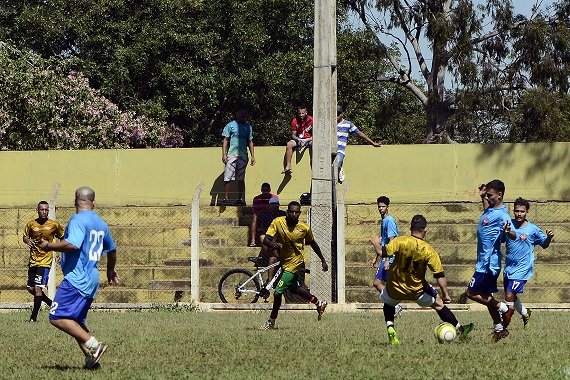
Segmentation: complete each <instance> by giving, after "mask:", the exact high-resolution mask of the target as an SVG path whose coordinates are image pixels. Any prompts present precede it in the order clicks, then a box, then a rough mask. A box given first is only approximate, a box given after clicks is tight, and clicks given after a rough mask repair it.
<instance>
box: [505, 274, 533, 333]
mask: <svg viewBox="0 0 570 380" xmlns="http://www.w3.org/2000/svg"><path fill="white" fill-rule="evenodd" d="M505 280H507V279H506V278H505ZM525 286H526V280H511V279H509V280H508V282H506V283H505V299H506V301H508V302H512V307H513V310H514V311H517V312H518V313H519V314H520V315H521V316H522V320H523V323H524V328H525V329H526V328H528V322H529V321H530V313H531V311H530V309H527V308H525V307H524V306H523V304H522V302H521V300H520V297H519V294H521V293H524V288H525ZM503 325H504V318H503Z"/></svg>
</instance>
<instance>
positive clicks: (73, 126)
mask: <svg viewBox="0 0 570 380" xmlns="http://www.w3.org/2000/svg"><path fill="white" fill-rule="evenodd" d="M0 88H2V89H3V90H2V92H1V93H0V149H2V150H41V149H112V148H159V147H179V146H182V143H183V139H182V133H181V132H180V131H179V130H178V129H177V128H176V127H174V126H171V125H168V124H166V123H165V122H157V121H155V120H152V119H150V118H148V117H146V116H137V115H135V114H134V113H133V112H124V111H121V110H120V109H119V108H118V107H117V106H116V105H115V104H113V103H111V102H110V101H109V100H108V99H106V98H105V97H104V96H102V95H101V94H100V93H99V92H98V91H96V90H94V89H93V88H91V87H90V86H89V81H88V79H87V78H85V77H84V76H82V75H81V74H80V73H77V72H73V71H69V70H67V69H66V67H65V66H64V65H63V64H62V61H61V60H56V59H54V60H51V61H47V60H44V59H41V58H39V57H37V56H34V55H32V54H26V53H22V52H20V51H18V50H16V49H14V48H13V47H11V46H9V45H7V44H5V43H2V44H0Z"/></svg>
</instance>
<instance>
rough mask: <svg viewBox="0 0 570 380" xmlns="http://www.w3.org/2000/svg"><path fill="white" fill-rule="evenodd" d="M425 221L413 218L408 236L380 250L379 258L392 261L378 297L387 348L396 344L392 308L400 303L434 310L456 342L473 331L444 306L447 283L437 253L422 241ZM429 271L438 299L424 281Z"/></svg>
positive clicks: (446, 297) (448, 299)
mask: <svg viewBox="0 0 570 380" xmlns="http://www.w3.org/2000/svg"><path fill="white" fill-rule="evenodd" d="M426 227H427V221H426V218H424V217H423V216H422V215H415V216H414V217H413V218H412V222H411V227H410V230H411V236H399V237H396V238H394V239H393V240H392V241H391V242H390V243H388V244H386V245H385V246H383V247H382V252H381V255H382V257H392V256H393V257H394V262H393V263H392V266H391V267H390V271H389V275H388V280H387V282H386V287H385V288H384V289H383V290H382V292H381V293H380V300H381V301H382V302H384V308H383V310H384V319H385V320H386V327H387V328H388V338H389V340H390V344H392V345H396V344H399V343H400V341H399V340H398V335H397V334H396V330H395V328H394V315H395V313H396V305H398V304H399V303H400V301H403V300H409V301H415V302H416V303H417V304H418V305H420V306H422V307H431V308H432V309H434V310H435V311H436V312H437V314H438V315H439V318H440V319H441V320H442V321H443V322H448V323H451V324H452V325H453V326H456V328H457V330H458V331H459V333H460V338H461V339H465V338H466V337H467V335H468V334H469V333H470V332H471V330H473V323H470V324H468V325H461V324H459V322H458V321H457V318H456V317H455V315H454V314H453V312H452V311H451V310H450V309H449V308H448V307H447V306H445V304H446V303H449V302H450V301H451V298H450V297H449V292H448V290H447V280H446V279H445V272H444V271H443V266H442V265H441V260H440V258H439V255H438V254H437V252H436V251H435V250H434V249H433V248H432V247H431V245H429V244H428V243H427V242H426V241H425V240H424V238H425V236H426V232H427V230H426ZM428 268H429V269H430V270H431V271H432V272H433V276H434V278H435V279H436V280H437V283H438V285H439V288H440V289H441V293H442V296H443V298H442V297H440V296H439V294H438V293H437V291H436V290H435V289H434V288H433V287H432V286H431V285H430V284H429V283H428V282H427V281H426V280H425V276H426V271H427V269H428Z"/></svg>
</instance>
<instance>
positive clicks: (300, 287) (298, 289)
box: [289, 274, 328, 321]
mask: <svg viewBox="0 0 570 380" xmlns="http://www.w3.org/2000/svg"><path fill="white" fill-rule="evenodd" d="M289 290H291V291H292V292H293V293H296V294H298V295H300V296H301V297H303V298H304V299H306V300H307V301H309V302H310V303H312V304H314V305H315V306H316V310H317V320H318V321H320V320H321V319H322V318H323V314H324V313H325V309H326V308H327V305H328V303H327V301H324V300H320V299H318V298H317V296H315V295H313V294H311V293H310V292H309V289H307V287H306V286H305V284H304V282H303V281H302V280H301V279H300V278H299V276H298V275H297V274H295V277H294V278H293V279H292V280H291V282H290V284H289Z"/></svg>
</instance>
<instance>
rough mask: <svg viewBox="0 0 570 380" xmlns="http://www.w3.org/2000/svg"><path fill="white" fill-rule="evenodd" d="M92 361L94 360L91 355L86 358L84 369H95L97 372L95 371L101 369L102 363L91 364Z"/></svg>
mask: <svg viewBox="0 0 570 380" xmlns="http://www.w3.org/2000/svg"><path fill="white" fill-rule="evenodd" d="M91 360H92V359H91V356H90V355H89V356H86V357H85V364H83V369H93V370H95V369H100V368H101V363H95V364H92V363H91Z"/></svg>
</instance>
